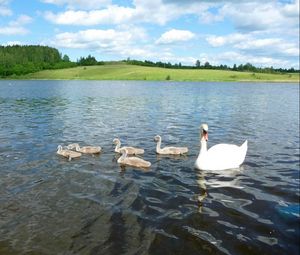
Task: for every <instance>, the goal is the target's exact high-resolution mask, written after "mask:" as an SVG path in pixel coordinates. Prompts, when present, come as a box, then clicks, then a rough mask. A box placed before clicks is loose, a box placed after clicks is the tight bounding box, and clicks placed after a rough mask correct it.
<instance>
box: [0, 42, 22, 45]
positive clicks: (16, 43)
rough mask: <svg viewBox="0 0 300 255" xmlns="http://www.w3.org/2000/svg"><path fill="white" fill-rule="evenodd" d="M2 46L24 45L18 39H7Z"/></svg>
mask: <svg viewBox="0 0 300 255" xmlns="http://www.w3.org/2000/svg"><path fill="white" fill-rule="evenodd" d="M2 45H3V46H13V45H24V44H23V43H21V42H20V41H8V42H7V43H3V44H2Z"/></svg>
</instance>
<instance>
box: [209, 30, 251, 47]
mask: <svg viewBox="0 0 300 255" xmlns="http://www.w3.org/2000/svg"><path fill="white" fill-rule="evenodd" d="M249 38H251V37H250V35H247V34H240V33H234V34H230V35H227V36H216V35H209V36H207V38H206V41H207V42H208V43H209V44H210V45H211V46H213V47H220V46H224V45H226V44H234V43H239V42H244V41H245V40H249Z"/></svg>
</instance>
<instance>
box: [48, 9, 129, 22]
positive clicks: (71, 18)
mask: <svg viewBox="0 0 300 255" xmlns="http://www.w3.org/2000/svg"><path fill="white" fill-rule="evenodd" d="M132 17H133V10H132V8H128V7H120V6H116V5H112V6H109V7H108V8H107V9H103V10H92V11H73V10H70V11H66V12H62V13H58V14H54V13H52V12H46V13H45V18H46V19H47V20H49V21H50V22H52V23H55V24H61V25H84V26H91V25H97V24H121V23H123V22H126V21H128V20H130V19H131V18H132Z"/></svg>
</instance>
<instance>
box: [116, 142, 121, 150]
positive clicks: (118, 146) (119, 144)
mask: <svg viewBox="0 0 300 255" xmlns="http://www.w3.org/2000/svg"><path fill="white" fill-rule="evenodd" d="M120 147H121V142H120V140H118V141H117V144H116V148H115V151H116V152H120Z"/></svg>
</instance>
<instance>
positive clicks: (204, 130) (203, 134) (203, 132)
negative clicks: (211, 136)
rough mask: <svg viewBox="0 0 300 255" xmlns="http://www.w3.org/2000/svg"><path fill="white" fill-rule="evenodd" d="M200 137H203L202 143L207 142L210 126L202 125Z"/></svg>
mask: <svg viewBox="0 0 300 255" xmlns="http://www.w3.org/2000/svg"><path fill="white" fill-rule="evenodd" d="M200 136H201V141H202V140H203V141H207V140H208V125H207V124H202V125H201V127H200Z"/></svg>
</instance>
